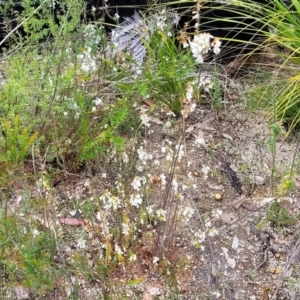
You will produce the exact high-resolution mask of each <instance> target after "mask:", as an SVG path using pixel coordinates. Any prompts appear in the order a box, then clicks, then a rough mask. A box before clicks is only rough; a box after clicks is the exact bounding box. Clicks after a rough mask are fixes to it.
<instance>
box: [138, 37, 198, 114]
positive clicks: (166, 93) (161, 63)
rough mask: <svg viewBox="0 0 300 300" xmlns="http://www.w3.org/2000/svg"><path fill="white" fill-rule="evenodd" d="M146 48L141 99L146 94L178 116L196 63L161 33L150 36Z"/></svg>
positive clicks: (172, 40)
mask: <svg viewBox="0 0 300 300" xmlns="http://www.w3.org/2000/svg"><path fill="white" fill-rule="evenodd" d="M147 48H148V49H149V58H148V62H147V63H148V64H149V67H148V65H147V63H146V64H145V68H144V69H143V71H144V72H143V75H144V78H145V79H144V84H143V85H142V86H141V87H142V88H140V89H139V92H140V93H141V95H144V94H149V95H150V97H151V98H154V99H156V100H157V101H159V102H160V103H163V104H165V105H166V106H167V107H168V108H169V109H170V110H171V111H172V112H173V113H175V114H176V115H179V114H180V111H181V110H182V106H183V104H184V98H185V93H186V88H187V83H188V82H189V81H191V80H192V79H193V78H194V71H195V62H194V60H193V59H192V57H191V55H190V53H189V52H188V51H183V50H180V48H178V46H177V45H176V39H175V38H174V37H173V36H172V37H167V36H166V34H165V33H164V32H162V31H156V32H155V33H154V34H153V36H152V39H151V42H150V44H149V45H148V47H147ZM150 65H152V67H150ZM153 65H154V68H153Z"/></svg>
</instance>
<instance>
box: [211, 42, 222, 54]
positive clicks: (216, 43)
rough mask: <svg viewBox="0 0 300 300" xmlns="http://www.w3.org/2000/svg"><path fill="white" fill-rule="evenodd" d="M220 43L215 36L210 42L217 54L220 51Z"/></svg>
mask: <svg viewBox="0 0 300 300" xmlns="http://www.w3.org/2000/svg"><path fill="white" fill-rule="evenodd" d="M221 45H222V42H221V41H220V40H219V39H218V38H215V39H214V41H213V42H212V46H213V51H214V54H216V55H218V54H219V53H220V52H221Z"/></svg>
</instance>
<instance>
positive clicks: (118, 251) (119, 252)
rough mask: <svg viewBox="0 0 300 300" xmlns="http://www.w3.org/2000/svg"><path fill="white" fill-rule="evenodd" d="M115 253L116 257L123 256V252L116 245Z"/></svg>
mask: <svg viewBox="0 0 300 300" xmlns="http://www.w3.org/2000/svg"><path fill="white" fill-rule="evenodd" d="M115 252H116V253H117V254H118V255H122V254H123V251H122V249H121V247H120V246H119V245H118V244H115Z"/></svg>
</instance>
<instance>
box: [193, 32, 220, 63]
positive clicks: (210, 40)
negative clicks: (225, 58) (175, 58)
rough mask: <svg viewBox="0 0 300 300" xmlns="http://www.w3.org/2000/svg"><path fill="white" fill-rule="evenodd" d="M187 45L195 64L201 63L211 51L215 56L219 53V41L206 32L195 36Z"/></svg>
mask: <svg viewBox="0 0 300 300" xmlns="http://www.w3.org/2000/svg"><path fill="white" fill-rule="evenodd" d="M189 44H190V47H191V51H192V53H193V56H194V58H195V59H196V62H197V63H203V59H204V56H205V55H206V54H207V53H208V52H210V51H213V52H214V54H216V55H217V54H219V53H220V51H221V49H220V47H221V41H220V40H219V39H217V38H214V37H213V36H212V35H211V34H209V33H206V32H204V33H200V34H198V35H195V36H194V39H193V41H189Z"/></svg>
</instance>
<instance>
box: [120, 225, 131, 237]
mask: <svg viewBox="0 0 300 300" xmlns="http://www.w3.org/2000/svg"><path fill="white" fill-rule="evenodd" d="M129 231H130V227H129V225H128V224H125V223H122V233H123V234H124V235H129Z"/></svg>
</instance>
